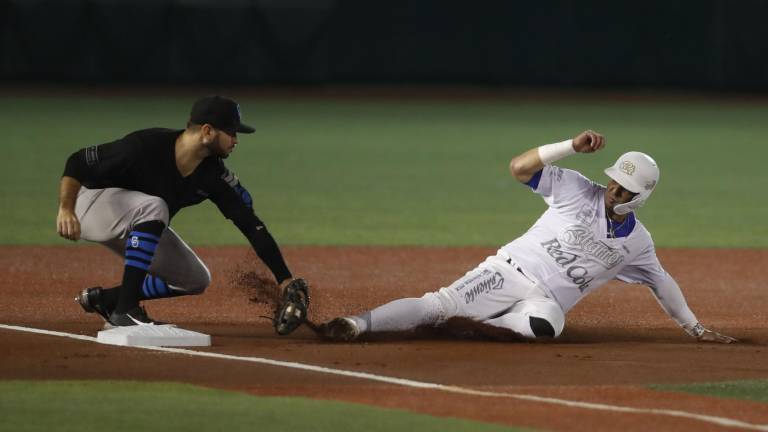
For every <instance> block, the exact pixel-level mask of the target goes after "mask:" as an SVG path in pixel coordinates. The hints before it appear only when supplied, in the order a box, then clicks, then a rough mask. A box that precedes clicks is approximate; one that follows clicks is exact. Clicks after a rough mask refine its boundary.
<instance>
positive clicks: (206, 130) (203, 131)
mask: <svg viewBox="0 0 768 432" xmlns="http://www.w3.org/2000/svg"><path fill="white" fill-rule="evenodd" d="M215 135H216V130H215V129H214V128H213V126H211V125H210V124H208V123H206V124H204V125H202V126H200V136H201V137H202V138H203V142H204V143H206V144H207V143H209V142H211V141H213V138H214V136H215Z"/></svg>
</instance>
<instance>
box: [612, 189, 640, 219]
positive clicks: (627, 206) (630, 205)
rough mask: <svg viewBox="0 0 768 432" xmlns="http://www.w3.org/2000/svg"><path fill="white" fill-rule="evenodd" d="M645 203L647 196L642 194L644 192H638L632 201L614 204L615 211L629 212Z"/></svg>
mask: <svg viewBox="0 0 768 432" xmlns="http://www.w3.org/2000/svg"><path fill="white" fill-rule="evenodd" d="M643 204H645V198H644V197H643V196H642V194H637V196H636V197H634V198H632V201H629V202H625V203H624V204H616V205H615V206H613V212H614V213H616V214H617V215H625V214H629V213H632V212H633V211H635V210H637V209H639V208H640V207H642V206H643Z"/></svg>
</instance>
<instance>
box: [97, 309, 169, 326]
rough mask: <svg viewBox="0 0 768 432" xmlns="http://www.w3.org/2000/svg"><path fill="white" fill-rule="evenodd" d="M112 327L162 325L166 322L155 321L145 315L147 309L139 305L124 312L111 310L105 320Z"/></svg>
mask: <svg viewBox="0 0 768 432" xmlns="http://www.w3.org/2000/svg"><path fill="white" fill-rule="evenodd" d="M107 321H108V323H109V324H111V325H112V327H128V326H135V325H164V324H166V323H164V322H160V321H155V320H153V319H152V318H150V317H149V315H147V311H146V310H144V308H143V307H141V306H136V307H135V308H133V309H131V310H129V311H128V312H126V313H117V312H112V314H111V315H110V316H109V320H107Z"/></svg>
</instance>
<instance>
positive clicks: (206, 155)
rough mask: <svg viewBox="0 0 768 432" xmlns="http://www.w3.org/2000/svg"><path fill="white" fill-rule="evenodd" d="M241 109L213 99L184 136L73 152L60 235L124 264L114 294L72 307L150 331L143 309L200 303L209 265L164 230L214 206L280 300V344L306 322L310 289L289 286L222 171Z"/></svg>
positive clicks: (246, 198) (274, 250) (260, 227)
mask: <svg viewBox="0 0 768 432" xmlns="http://www.w3.org/2000/svg"><path fill="white" fill-rule="evenodd" d="M253 131H254V129H253V128H252V127H250V126H247V125H244V124H242V123H241V122H240V107H239V106H238V105H237V104H236V103H235V102H234V101H232V100H231V99H227V98H224V97H220V96H211V97H205V98H202V99H199V100H197V101H196V102H195V104H194V105H193V107H192V112H191V114H190V118H189V121H188V123H187V127H186V129H182V130H178V129H145V130H140V131H136V132H133V133H131V134H128V135H126V136H125V137H123V138H121V139H118V140H116V141H113V142H110V143H107V144H101V145H96V146H92V147H87V148H84V149H81V150H79V151H76V152H75V153H73V154H72V155H71V156H70V157H69V159H68V160H67V164H66V168H65V170H64V175H63V176H62V178H61V184H60V189H59V191H60V192H59V213H58V216H57V218H56V225H57V229H58V232H59V234H60V235H61V236H62V237H65V238H67V239H70V240H78V239H79V238H83V239H85V240H90V241H94V242H99V243H101V244H103V245H105V246H106V247H108V248H109V249H111V250H112V251H113V252H115V253H116V254H118V255H119V256H121V257H122V258H123V259H124V263H125V266H124V271H123V278H122V282H121V283H120V285H118V286H116V287H114V288H108V289H104V288H101V287H93V288H87V289H84V290H83V291H82V292H81V293H79V294H78V295H77V297H76V298H75V300H76V301H77V302H78V303H79V304H80V305H81V306H82V308H83V309H84V310H85V311H86V312H96V313H98V314H99V315H101V317H102V318H104V320H105V321H107V324H108V326H133V325H147V324H156V323H157V322H156V321H154V320H153V319H151V318H150V317H149V316H148V315H147V313H146V311H145V309H144V308H142V307H141V306H140V305H139V303H140V301H142V300H153V299H157V298H163V297H177V296H183V295H189V294H201V293H202V292H203V291H204V290H205V289H206V287H207V286H208V285H209V284H210V282H211V275H210V273H209V271H208V268H207V267H206V266H205V264H204V263H203V262H202V261H201V260H200V258H198V256H197V255H196V254H195V252H194V251H192V249H190V247H189V246H187V244H186V243H184V241H183V240H182V239H181V238H180V237H179V235H178V234H176V232H174V231H173V230H172V229H171V228H170V227H169V226H168V224H169V223H170V220H171V219H172V218H173V216H174V215H175V214H176V213H177V212H178V211H179V210H181V209H182V208H184V207H188V206H191V205H195V204H199V203H200V202H202V201H204V200H206V199H210V200H211V201H213V202H214V204H216V206H217V207H218V208H219V210H220V211H221V213H222V214H223V215H224V216H225V217H226V218H227V219H230V220H231V221H232V222H233V223H234V224H235V225H236V226H237V228H238V229H239V230H240V231H241V232H242V233H243V235H244V236H245V237H246V238H247V239H248V241H249V242H250V244H251V246H253V249H254V250H255V251H256V254H257V255H258V256H259V258H261V260H262V261H264V263H265V264H266V265H267V266H268V267H269V269H270V270H271V271H272V273H273V274H274V276H275V279H276V280H277V282H278V284H279V286H280V289H281V290H282V291H281V292H282V300H281V302H280V305H279V306H278V308H277V310H276V311H275V318H274V326H275V330H276V331H277V333H278V334H288V333H290V332H292V331H293V330H295V329H296V327H298V326H299V325H300V324H301V323H302V321H303V320H304V318H305V317H306V312H307V307H308V305H309V293H308V290H309V287H308V285H307V283H306V281H305V280H304V279H300V278H293V276H292V275H291V272H290V271H289V270H288V266H287V265H286V264H285V261H284V260H283V256H282V254H281V253H280V249H279V248H278V246H277V243H276V242H275V240H274V239H273V237H272V235H271V234H270V233H269V231H267V228H266V226H265V225H264V223H263V222H262V221H261V220H260V219H259V218H258V217H257V216H256V215H255V214H254V212H253V206H252V201H251V196H250V194H249V193H248V191H247V190H246V189H245V188H244V187H243V185H242V184H241V183H240V181H239V180H238V178H237V177H236V176H235V175H234V173H232V172H231V171H229V170H228V169H227V167H226V166H225V165H224V161H223V160H224V159H226V158H227V157H228V156H229V154H230V153H232V151H233V150H234V149H235V146H236V145H237V142H238V140H237V133H238V132H240V133H252V132H253Z"/></svg>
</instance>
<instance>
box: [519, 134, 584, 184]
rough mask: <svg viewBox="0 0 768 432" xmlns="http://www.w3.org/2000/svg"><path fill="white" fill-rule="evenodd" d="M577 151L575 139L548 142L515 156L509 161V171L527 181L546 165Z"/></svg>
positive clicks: (522, 180)
mask: <svg viewBox="0 0 768 432" xmlns="http://www.w3.org/2000/svg"><path fill="white" fill-rule="evenodd" d="M574 153H576V150H574V147H573V140H567V141H563V142H559V143H555V144H546V145H543V146H539V147H536V148H532V149H530V150H528V151H527V152H525V153H523V154H521V155H518V156H515V157H514V158H512V160H511V161H510V162H509V172H510V174H512V176H513V177H514V178H516V179H517V180H518V181H519V182H521V183H527V182H528V181H529V180H530V179H531V177H533V175H534V174H536V173H537V172H539V171H541V169H543V168H544V165H547V164H550V163H552V162H555V161H557V160H560V159H562V158H564V157H566V156H569V155H572V154H574Z"/></svg>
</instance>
